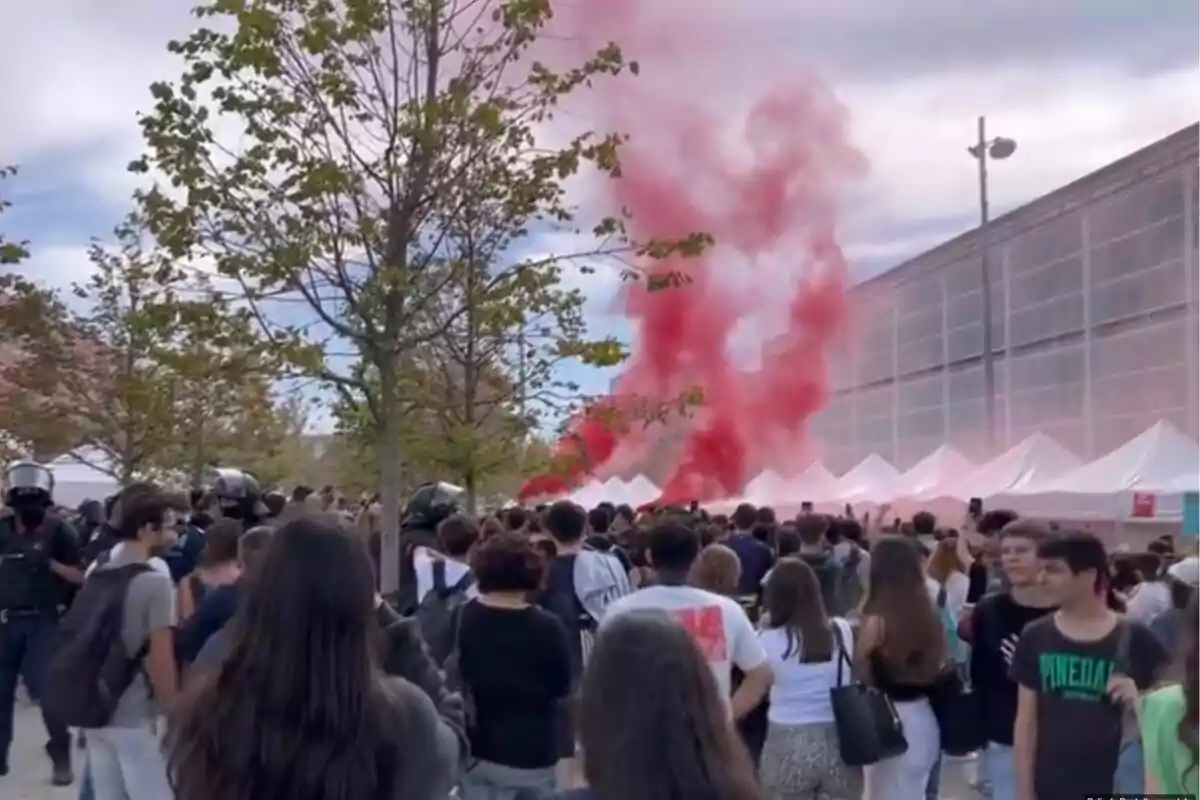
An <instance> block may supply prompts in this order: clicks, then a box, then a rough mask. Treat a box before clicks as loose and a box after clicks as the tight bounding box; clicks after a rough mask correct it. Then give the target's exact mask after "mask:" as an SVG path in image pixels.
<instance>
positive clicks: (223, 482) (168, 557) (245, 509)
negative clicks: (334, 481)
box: [163, 467, 270, 583]
mask: <svg viewBox="0 0 1200 800" xmlns="http://www.w3.org/2000/svg"><path fill="white" fill-rule="evenodd" d="M209 477H210V482H211V486H210V487H209V491H208V492H207V493H206V494H205V497H208V496H210V495H211V496H212V497H213V498H214V499H215V500H216V508H217V509H218V510H219V513H220V515H221V516H223V517H229V518H230V519H236V520H238V521H239V522H241V523H242V527H243V529H244V530H250V529H251V528H253V527H254V526H256V525H259V524H261V523H262V521H263V520H264V519H266V517H267V516H268V514H269V513H270V512H269V510H268V509H267V507H266V505H264V504H263V500H262V489H260V488H259V485H258V480H257V479H255V477H254V476H253V475H251V474H250V473H249V472H244V471H243V470H240V469H234V468H232V467H220V468H216V469H213V470H212V471H211V473H210V475H209ZM209 521H211V520H209ZM204 527H207V525H205V526H203V527H201V526H194V525H188V526H187V530H186V533H185V535H184V536H182V537H180V539H179V541H178V542H177V543H176V544H175V546H174V547H172V548H171V549H170V550H169V551H168V552H167V553H166V554H164V555H163V561H164V562H166V565H167V568H168V569H169V570H170V571H171V579H172V580H174V581H175V582H176V583H179V582H180V581H181V580H183V579H184V578H186V577H187V576H188V575H190V574H192V572H193V571H194V570H195V569H196V565H197V564H198V563H199V562H200V554H201V553H202V552H203V550H204Z"/></svg>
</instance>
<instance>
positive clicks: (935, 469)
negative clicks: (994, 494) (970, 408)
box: [880, 444, 975, 500]
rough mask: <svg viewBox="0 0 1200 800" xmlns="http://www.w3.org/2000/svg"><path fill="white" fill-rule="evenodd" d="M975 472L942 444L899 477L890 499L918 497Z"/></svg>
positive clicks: (973, 466)
mask: <svg viewBox="0 0 1200 800" xmlns="http://www.w3.org/2000/svg"><path fill="white" fill-rule="evenodd" d="M973 472H975V465H974V464H973V463H971V461H970V459H968V458H967V457H966V456H964V455H963V454H962V453H960V452H958V451H957V450H955V449H954V448H953V447H951V446H950V445H947V444H944V445H942V446H940V447H938V448H937V449H936V450H934V451H933V452H932V453H930V454H929V455H927V456H925V457H924V458H922V459H921V460H920V461H918V462H917V463H916V464H914V465H913V466H912V467H911V468H910V469H909V470H908V471H907V472H905V473H904V474H903V475H901V476H900V479H899V480H898V481H896V483H895V485H894V487H893V496H892V497H891V498H880V500H885V499H889V500H895V499H902V498H909V497H920V496H922V495H924V494H926V493H928V492H930V491H933V490H935V489H937V487H939V486H945V485H947V484H950V483H953V482H955V481H958V480H961V479H962V477H963V476H964V475H970V474H972V473H973Z"/></svg>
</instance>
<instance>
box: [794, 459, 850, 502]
mask: <svg viewBox="0 0 1200 800" xmlns="http://www.w3.org/2000/svg"><path fill="white" fill-rule="evenodd" d="M837 480H838V479H837V476H835V475H834V474H833V473H832V472H830V471H829V470H828V469H827V468H826V467H825V465H824V464H823V463H821V462H820V461H814V462H813V463H812V464H809V466H808V469H806V470H804V472H801V473H800V474H799V475H798V476H796V477H795V478H793V479H792V480H790V481H788V482H787V485H786V486H785V487H784V488H783V495H784V499H785V500H788V501H790V502H793V503H797V504H798V503H801V502H804V501H806V500H808V501H815V500H821V499H824V498H827V497H830V496H831V495H832V494H833V493H834V491H835V490H836V487H837Z"/></svg>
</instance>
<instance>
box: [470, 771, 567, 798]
mask: <svg viewBox="0 0 1200 800" xmlns="http://www.w3.org/2000/svg"><path fill="white" fill-rule="evenodd" d="M554 791H555V783H554V767H545V768H543V769H518V768H517V767H506V766H504V765H503V764H494V763H492V762H490V761H477V762H476V763H475V765H474V766H473V767H471V768H470V769H469V770H467V774H466V775H463V779H462V789H461V791H460V792H459V794H460V795H461V796H462V798H463V800H544V799H545V798H548V797H553V796H554Z"/></svg>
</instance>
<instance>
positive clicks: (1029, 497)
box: [1003, 421, 1200, 519]
mask: <svg viewBox="0 0 1200 800" xmlns="http://www.w3.org/2000/svg"><path fill="white" fill-rule="evenodd" d="M1198 467H1200V447H1198V446H1197V445H1196V443H1195V442H1194V441H1192V439H1191V438H1190V437H1188V436H1187V435H1186V434H1184V433H1181V432H1180V431H1179V430H1178V429H1176V428H1175V427H1174V426H1172V425H1170V424H1169V423H1167V422H1162V421H1160V422H1157V423H1155V424H1154V425H1152V426H1151V427H1150V428H1149V429H1147V430H1146V431H1144V432H1143V433H1141V434H1139V435H1138V436H1135V437H1134V438H1132V439H1130V440H1129V441H1128V442H1126V443H1125V444H1123V445H1121V446H1120V447H1118V448H1116V449H1115V450H1113V451H1111V452H1109V453H1108V454H1106V455H1103V456H1101V457H1100V458H1097V459H1096V460H1095V461H1092V462H1091V463H1089V464H1085V465H1083V466H1081V467H1078V468H1077V469H1074V470H1071V471H1070V472H1068V473H1066V474H1064V475H1061V476H1059V477H1058V478H1056V479H1053V480H1047V481H1043V482H1038V483H1030V484H1028V485H1025V486H1022V487H1020V488H1019V489H1017V490H1015V491H1013V492H1012V493H1011V496H1009V497H1005V498H1003V500H1004V502H1006V503H1007V504H1009V505H1012V506H1013V507H1014V508H1016V509H1017V510H1019V511H1023V512H1025V513H1027V514H1034V515H1038V516H1063V517H1095V516H1101V517H1108V518H1113V519H1122V518H1126V517H1133V516H1139V517H1151V518H1152V517H1167V518H1174V517H1178V516H1179V515H1180V513H1181V509H1182V499H1181V497H1180V495H1181V494H1182V492H1184V491H1194V490H1195V488H1196V486H1197V483H1200V480H1198V478H1197V468H1198ZM1135 495H1141V496H1142V500H1141V502H1135V497H1134V496H1135ZM1135 505H1140V506H1141V509H1140V510H1137V511H1135Z"/></svg>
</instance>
